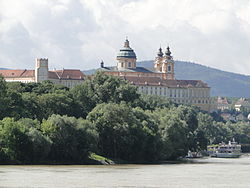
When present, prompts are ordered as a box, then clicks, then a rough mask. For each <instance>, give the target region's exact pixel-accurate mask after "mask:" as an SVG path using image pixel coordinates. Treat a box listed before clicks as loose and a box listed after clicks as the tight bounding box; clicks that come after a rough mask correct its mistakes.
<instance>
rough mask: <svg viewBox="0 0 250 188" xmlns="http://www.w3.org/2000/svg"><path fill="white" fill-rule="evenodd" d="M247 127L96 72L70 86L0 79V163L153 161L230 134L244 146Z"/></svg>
mask: <svg viewBox="0 0 250 188" xmlns="http://www.w3.org/2000/svg"><path fill="white" fill-rule="evenodd" d="M249 127H250V126H249V124H248V123H246V122H239V123H231V122H223V121H222V120H221V119H220V118H219V117H218V116H217V114H215V113H213V114H209V113H206V112H202V111H200V110H199V109H198V108H196V107H192V106H184V105H177V104H174V103H172V102H171V101H169V100H167V99H165V98H160V97H157V96H143V95H141V94H139V93H137V88H136V87H135V86H133V85H130V84H129V83H127V82H126V81H124V80H122V79H119V78H116V77H112V76H107V75H104V74H102V73H96V74H95V75H94V76H93V77H92V78H91V79H88V80H86V81H85V82H84V83H82V84H81V85H78V86H76V87H74V88H72V89H69V88H67V87H64V86H60V85H54V84H52V83H51V82H48V81H46V82H43V83H27V84H24V83H6V82H5V81H4V79H3V78H2V77H0V164H114V163H157V162H159V161H166V160H176V159H178V158H180V157H183V156H185V155H186V154H187V152H188V150H191V151H201V150H205V149H206V147H207V145H208V144H216V143H219V142H221V141H228V140H231V139H232V138H235V139H236V141H238V142H240V143H245V144H249V143H250V128H249ZM111 159H112V160H111Z"/></svg>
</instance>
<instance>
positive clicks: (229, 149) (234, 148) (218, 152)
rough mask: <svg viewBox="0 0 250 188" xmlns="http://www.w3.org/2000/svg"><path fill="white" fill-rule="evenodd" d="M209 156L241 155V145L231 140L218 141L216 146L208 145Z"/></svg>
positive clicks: (229, 156)
mask: <svg viewBox="0 0 250 188" xmlns="http://www.w3.org/2000/svg"><path fill="white" fill-rule="evenodd" d="M208 151H209V152H210V156H211V157H217V158H238V157H240V156H241V154H242V153H241V145H240V144H238V143H237V142H235V140H233V141H232V142H231V141H229V142H228V144H225V143H223V142H222V143H220V144H219V145H217V146H212V147H208Z"/></svg>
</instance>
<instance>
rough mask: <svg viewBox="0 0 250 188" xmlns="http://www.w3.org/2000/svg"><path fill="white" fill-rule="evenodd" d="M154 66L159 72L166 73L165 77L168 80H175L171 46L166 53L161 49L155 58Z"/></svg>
mask: <svg viewBox="0 0 250 188" xmlns="http://www.w3.org/2000/svg"><path fill="white" fill-rule="evenodd" d="M154 68H155V70H156V71H157V72H161V73H165V75H164V78H165V79H167V80H174V79H175V78H174V60H173V57H172V56H171V51H170V48H169V46H168V47H167V50H166V52H165V55H164V54H163V52H162V49H161V48H160V49H159V52H158V53H157V56H156V58H155V63H154Z"/></svg>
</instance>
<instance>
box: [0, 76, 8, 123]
mask: <svg viewBox="0 0 250 188" xmlns="http://www.w3.org/2000/svg"><path fill="white" fill-rule="evenodd" d="M6 97H7V87H6V82H5V80H4V78H3V77H2V76H1V75H0V120H1V119H3V118H4V117H5V115H6V114H5V112H6V108H7V100H6Z"/></svg>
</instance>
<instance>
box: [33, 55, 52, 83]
mask: <svg viewBox="0 0 250 188" xmlns="http://www.w3.org/2000/svg"><path fill="white" fill-rule="evenodd" d="M48 74H49V65H48V59H46V58H37V59H36V67H35V79H36V82H42V81H44V80H48Z"/></svg>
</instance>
